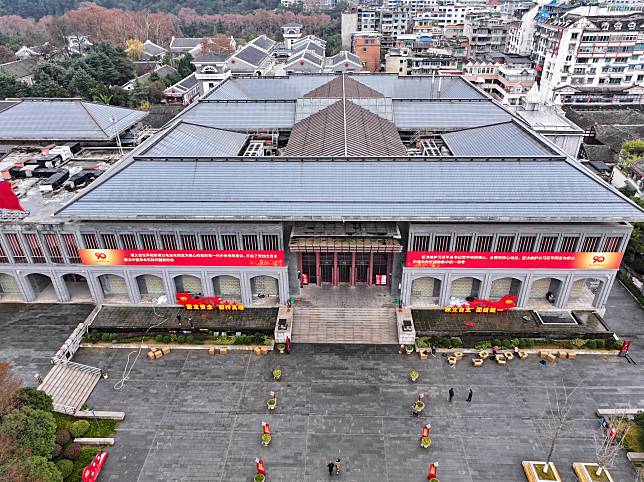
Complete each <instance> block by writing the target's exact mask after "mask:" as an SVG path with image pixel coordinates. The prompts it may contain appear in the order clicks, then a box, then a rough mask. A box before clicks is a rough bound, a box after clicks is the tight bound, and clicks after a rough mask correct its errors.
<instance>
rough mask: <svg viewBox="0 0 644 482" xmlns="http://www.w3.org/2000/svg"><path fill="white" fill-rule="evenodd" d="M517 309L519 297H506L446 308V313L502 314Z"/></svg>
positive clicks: (474, 301) (473, 301)
mask: <svg viewBox="0 0 644 482" xmlns="http://www.w3.org/2000/svg"><path fill="white" fill-rule="evenodd" d="M516 307H517V297H516V296H510V295H505V296H504V297H503V298H501V299H500V300H499V301H491V300H478V299H477V300H472V301H469V302H466V303H465V304H463V305H460V306H446V307H445V313H484V314H487V313H492V314H493V313H500V312H502V311H507V310H510V309H512V308H516Z"/></svg>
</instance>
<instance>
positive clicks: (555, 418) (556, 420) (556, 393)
mask: <svg viewBox="0 0 644 482" xmlns="http://www.w3.org/2000/svg"><path fill="white" fill-rule="evenodd" d="M582 383H583V379H582V380H581V381H580V382H579V384H578V385H577V386H576V387H575V388H573V389H572V390H569V389H568V388H567V387H566V385H565V384H564V381H563V378H562V380H561V389H557V388H554V389H553V390H551V391H549V392H548V406H547V408H546V414H545V417H544V420H543V426H544V429H545V432H546V438H547V439H548V440H549V443H548V444H547V445H546V449H547V452H546V464H545V467H544V468H543V471H544V472H545V473H548V471H549V470H550V461H551V460H552V455H553V454H554V451H555V445H556V444H557V439H558V438H559V435H560V434H561V433H566V432H568V431H569V428H570V427H568V426H567V425H568V415H569V414H570V410H571V409H572V407H573V399H574V396H575V392H576V391H577V389H578V388H579V387H580V386H581V384H582Z"/></svg>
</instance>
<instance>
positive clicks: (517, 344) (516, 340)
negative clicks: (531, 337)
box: [510, 338, 521, 348]
mask: <svg viewBox="0 0 644 482" xmlns="http://www.w3.org/2000/svg"><path fill="white" fill-rule="evenodd" d="M519 341H521V340H519V339H518V338H512V339H511V340H510V342H511V343H512V347H513V348H514V347H515V346H519Z"/></svg>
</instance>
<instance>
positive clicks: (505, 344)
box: [501, 340, 512, 349]
mask: <svg viewBox="0 0 644 482" xmlns="http://www.w3.org/2000/svg"><path fill="white" fill-rule="evenodd" d="M501 348H504V349H507V348H512V340H501Z"/></svg>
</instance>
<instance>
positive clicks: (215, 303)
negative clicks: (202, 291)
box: [177, 292, 245, 311]
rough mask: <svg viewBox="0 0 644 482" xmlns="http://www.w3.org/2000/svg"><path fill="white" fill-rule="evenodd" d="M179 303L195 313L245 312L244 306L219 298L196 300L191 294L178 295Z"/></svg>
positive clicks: (211, 297)
mask: <svg viewBox="0 0 644 482" xmlns="http://www.w3.org/2000/svg"><path fill="white" fill-rule="evenodd" d="M177 303H178V304H180V305H181V306H183V307H184V308H185V309H186V310H194V311H244V310H245V307H244V305H242V304H240V303H236V302H234V301H233V302H230V301H226V300H222V299H221V298H219V297H217V296H205V297H203V298H195V297H194V296H192V295H191V294H190V293H186V292H183V293H177Z"/></svg>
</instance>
